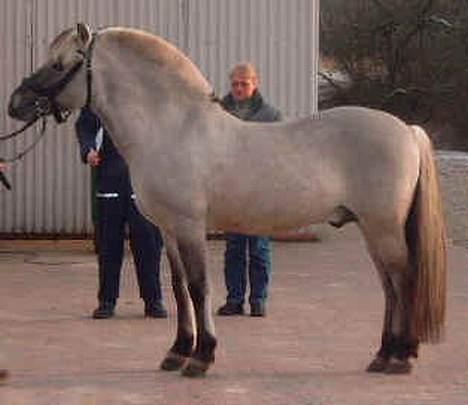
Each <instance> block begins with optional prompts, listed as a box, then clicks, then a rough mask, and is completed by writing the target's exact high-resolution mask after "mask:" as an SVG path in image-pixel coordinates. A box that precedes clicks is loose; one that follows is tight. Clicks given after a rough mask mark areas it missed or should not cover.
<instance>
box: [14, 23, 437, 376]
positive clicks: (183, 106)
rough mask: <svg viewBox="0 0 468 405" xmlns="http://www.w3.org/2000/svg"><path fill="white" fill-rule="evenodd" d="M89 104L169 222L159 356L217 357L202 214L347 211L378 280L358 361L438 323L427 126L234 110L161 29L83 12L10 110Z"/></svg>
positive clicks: (158, 216) (257, 217)
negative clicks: (98, 19)
mask: <svg viewBox="0 0 468 405" xmlns="http://www.w3.org/2000/svg"><path fill="white" fill-rule="evenodd" d="M84 105H87V106H89V107H90V108H91V109H92V110H94V111H95V112H96V113H97V114H98V115H99V117H100V118H101V119H102V121H103V123H104V125H105V126H106V127H107V128H108V130H109V133H110V134H111V136H112V138H113V141H114V143H115V144H116V146H117V148H118V149H119V151H120V152H121V154H122V155H123V156H124V158H125V160H126V162H127V164H128V166H129V170H130V174H131V178H132V183H133V186H134V189H135V192H136V195H137V196H138V201H137V202H138V205H139V207H140V209H141V210H142V212H143V213H144V214H145V215H146V216H147V217H148V218H149V219H150V220H152V221H154V222H155V223H156V224H158V225H159V227H160V228H161V230H162V233H163V235H164V241H165V244H166V248H167V254H168V257H169V261H170V266H171V274H172V286H173V291H174V295H175V298H176V302H177V322H178V326H177V334H176V337H175V341H174V343H173V345H172V347H171V348H170V349H169V351H168V353H167V355H166V357H165V358H164V360H163V362H162V364H161V368H162V369H164V370H182V373H183V375H186V376H200V375H204V374H205V372H206V371H207V369H208V368H209V367H210V365H211V364H212V363H213V362H214V360H215V347H216V335H215V329H214V324H213V318H212V309H211V302H210V286H209V281H208V276H207V269H206V267H207V257H206V255H207V253H206V251H207V249H206V240H205V239H206V238H205V235H206V232H207V230H208V229H220V230H226V231H233V232H241V233H253V234H271V233H273V232H275V231H284V230H290V229H294V228H298V227H299V226H301V225H306V224H311V223H316V222H322V221H329V222H330V223H331V224H332V225H335V226H342V225H344V224H345V223H347V222H350V221H354V222H356V223H357V226H358V227H359V228H360V230H361V231H362V234H363V236H364V238H365V240H366V242H367V248H368V251H369V254H370V256H371V257H372V259H373V262H374V263H375V267H376V268H377V272H378V275H379V276H380V280H381V283H382V286H383V291H384V293H385V314H384V321H383V332H382V340H381V346H380V349H379V350H378V352H377V353H376V355H375V357H374V358H373V360H372V361H371V363H370V365H369V366H368V371H372V372H384V373H406V372H409V371H410V369H411V362H410V360H411V358H412V357H417V354H418V345H419V343H420V342H436V341H438V340H439V339H440V338H441V336H442V334H443V329H444V318H445V302H446V252H445V228H444V221H443V217H442V209H441V197H440V192H439V186H438V177H437V172H436V167H435V162H434V156H433V149H432V146H431V142H430V141H429V138H428V137H427V135H426V134H425V132H424V131H423V130H422V129H421V128H419V127H414V126H408V125H407V124H405V123H404V122H402V121H400V120H399V119H397V118H396V117H394V116H392V115H389V114H387V113H385V112H382V111H377V110H371V109H367V108H361V107H339V108H333V109H330V110H326V111H323V112H322V113H321V114H320V116H318V117H310V118H304V119H299V120H293V121H289V122H283V123H270V124H260V123H248V122H244V121H241V120H238V119H237V118H234V117H233V116H231V115H229V114H228V113H226V112H224V111H223V109H222V108H221V106H220V105H219V103H217V102H216V101H215V100H214V98H213V96H212V88H211V87H210V85H209V84H208V82H207V81H206V80H205V78H204V77H203V76H202V74H201V73H200V71H199V70H198V69H197V68H196V67H195V66H194V64H193V63H192V62H191V61H190V60H189V59H188V58H187V57H186V56H184V55H183V54H182V53H181V52H180V51H179V50H177V49H176V48H175V47H174V46H172V45H171V44H169V43H167V42H166V41H164V40H163V39H161V38H159V37H157V36H153V35H151V34H148V33H145V32H142V31H137V30H133V29H125V28H118V27H114V28H106V29H103V30H101V31H99V32H97V33H94V34H93V33H92V32H91V31H90V29H89V27H88V26H86V25H85V24H78V25H77V26H76V27H74V28H71V29H68V30H66V31H63V32H62V33H61V34H60V35H58V36H57V37H56V38H55V40H54V41H53V42H52V44H51V46H50V52H49V57H48V60H47V61H46V62H45V64H44V65H43V66H42V67H40V68H39V69H38V70H37V71H36V72H34V73H33V74H32V75H31V76H30V77H28V78H26V79H24V80H23V82H22V83H21V85H20V86H19V87H18V88H17V89H16V90H15V91H14V93H13V94H12V95H11V99H10V104H9V114H10V116H11V117H13V118H16V119H19V120H22V121H33V120H35V119H37V117H39V116H42V115H48V114H54V115H55V116H56V117H62V118H63V113H64V112H66V111H70V110H74V109H78V108H80V107H83V106H84ZM192 304H193V308H194V311H191V310H190V307H191V306H192Z"/></svg>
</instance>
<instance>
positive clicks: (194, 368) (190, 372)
mask: <svg viewBox="0 0 468 405" xmlns="http://www.w3.org/2000/svg"><path fill="white" fill-rule="evenodd" d="M209 367H210V363H206V362H204V361H201V360H197V359H194V358H192V359H190V360H189V362H188V364H187V366H186V367H185V368H184V369H183V370H182V375H183V376H184V377H191V378H199V377H204V376H205V375H206V370H208V368H209Z"/></svg>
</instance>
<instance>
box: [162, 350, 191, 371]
mask: <svg viewBox="0 0 468 405" xmlns="http://www.w3.org/2000/svg"><path fill="white" fill-rule="evenodd" d="M188 360H189V359H188V357H184V356H181V355H180V354H177V353H173V352H169V353H167V355H166V358H165V359H164V360H163V361H162V363H161V366H160V368H161V370H164V371H177V370H180V369H182V368H184V366H185V365H186V364H187V362H188Z"/></svg>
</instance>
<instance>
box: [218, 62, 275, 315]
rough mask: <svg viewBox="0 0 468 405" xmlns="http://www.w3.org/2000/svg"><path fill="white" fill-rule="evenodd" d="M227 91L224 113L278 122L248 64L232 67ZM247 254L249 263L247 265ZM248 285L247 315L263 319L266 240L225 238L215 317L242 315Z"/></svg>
mask: <svg viewBox="0 0 468 405" xmlns="http://www.w3.org/2000/svg"><path fill="white" fill-rule="evenodd" d="M230 81H231V91H230V93H229V94H228V95H226V96H225V97H224V98H223V100H222V102H221V103H222V105H223V107H224V108H225V110H226V111H228V112H229V113H231V114H233V115H235V116H236V117H238V118H240V119H242V120H245V121H261V122H272V121H279V120H281V113H280V112H279V111H278V110H277V109H275V108H273V107H272V106H270V105H269V104H267V103H266V102H265V101H264V99H263V97H262V95H261V94H260V91H259V90H258V76H257V73H256V69H255V67H254V66H253V65H252V64H251V63H242V64H239V65H236V66H235V67H234V68H233V70H232V71H231V74H230ZM247 251H248V259H249V262H248V264H247ZM247 267H248V279H249V281H250V296H249V303H250V315H251V316H265V315H266V299H267V296H268V286H269V282H270V277H271V247H270V240H269V238H268V237H262V236H248V235H242V234H232V233H231V234H227V235H226V250H225V254H224V275H225V282H226V288H227V291H228V294H227V298H226V303H225V304H224V305H223V306H222V307H220V308H219V309H218V315H222V316H229V315H243V314H244V296H245V293H246V287H247Z"/></svg>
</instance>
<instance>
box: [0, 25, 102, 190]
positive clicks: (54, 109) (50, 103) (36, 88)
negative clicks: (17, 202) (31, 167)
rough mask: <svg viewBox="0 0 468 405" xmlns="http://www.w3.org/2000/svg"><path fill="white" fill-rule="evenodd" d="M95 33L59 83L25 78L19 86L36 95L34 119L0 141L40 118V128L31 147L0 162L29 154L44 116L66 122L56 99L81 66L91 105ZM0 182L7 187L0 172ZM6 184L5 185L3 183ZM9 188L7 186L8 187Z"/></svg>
mask: <svg viewBox="0 0 468 405" xmlns="http://www.w3.org/2000/svg"><path fill="white" fill-rule="evenodd" d="M96 37H97V32H93V34H92V38H91V42H90V44H89V46H88V48H87V49H86V50H79V51H78V53H79V54H81V55H82V56H83V59H82V60H80V61H79V62H77V63H76V64H75V65H74V66H73V67H72V68H71V69H70V70H69V71H68V72H67V73H66V74H65V75H64V76H63V77H62V78H61V79H60V80H59V81H57V82H56V83H53V84H52V85H50V86H47V87H43V86H40V85H38V83H37V82H35V80H34V78H33V77H27V78H25V79H24V80H23V82H22V83H21V85H20V88H21V87H25V88H26V89H28V90H29V91H31V92H33V93H34V94H36V95H37V96H38V97H37V100H36V101H35V103H34V108H35V117H34V118H33V119H32V120H31V121H29V122H27V123H26V124H24V125H23V127H21V128H20V129H18V130H16V131H14V132H11V133H9V134H7V135H3V136H0V140H7V139H11V138H14V137H16V136H17V135H19V134H21V133H23V132H24V131H26V129H28V128H29V127H31V126H32V125H34V124H35V123H36V122H37V121H38V120H39V119H40V118H43V122H42V128H41V131H40V134H39V136H38V137H37V138H36V139H35V140H34V141H33V143H32V144H31V145H29V146H28V147H27V148H26V149H24V150H23V151H22V152H20V153H18V154H17V155H16V156H14V157H12V158H7V159H4V158H0V162H14V161H16V160H19V159H21V158H23V157H24V156H25V155H26V154H27V153H28V152H30V151H31V150H32V149H33V148H34V146H36V144H37V143H38V142H39V140H40V139H41V138H42V137H43V135H44V134H45V130H46V116H47V115H48V114H52V115H53V116H54V118H55V120H56V122H57V123H58V124H61V123H63V122H65V121H66V120H67V118H68V117H69V116H70V111H69V110H67V109H65V108H63V107H61V106H60V105H59V104H58V103H57V101H56V97H57V96H58V95H59V94H60V93H61V92H62V91H63V90H64V89H65V87H66V86H67V85H68V84H69V83H70V82H71V81H72V80H73V79H74V78H75V76H76V74H77V73H78V72H79V71H80V69H81V68H82V66H83V64H84V65H85V68H86V102H85V105H84V106H85V107H89V106H90V104H91V96H92V69H91V59H92V55H93V49H94V45H95V42H96ZM0 182H2V183H3V184H4V185H5V186H6V187H7V185H8V181H7V180H6V178H5V177H4V175H3V173H1V172H0ZM5 182H6V183H5ZM8 188H9V185H8Z"/></svg>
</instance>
